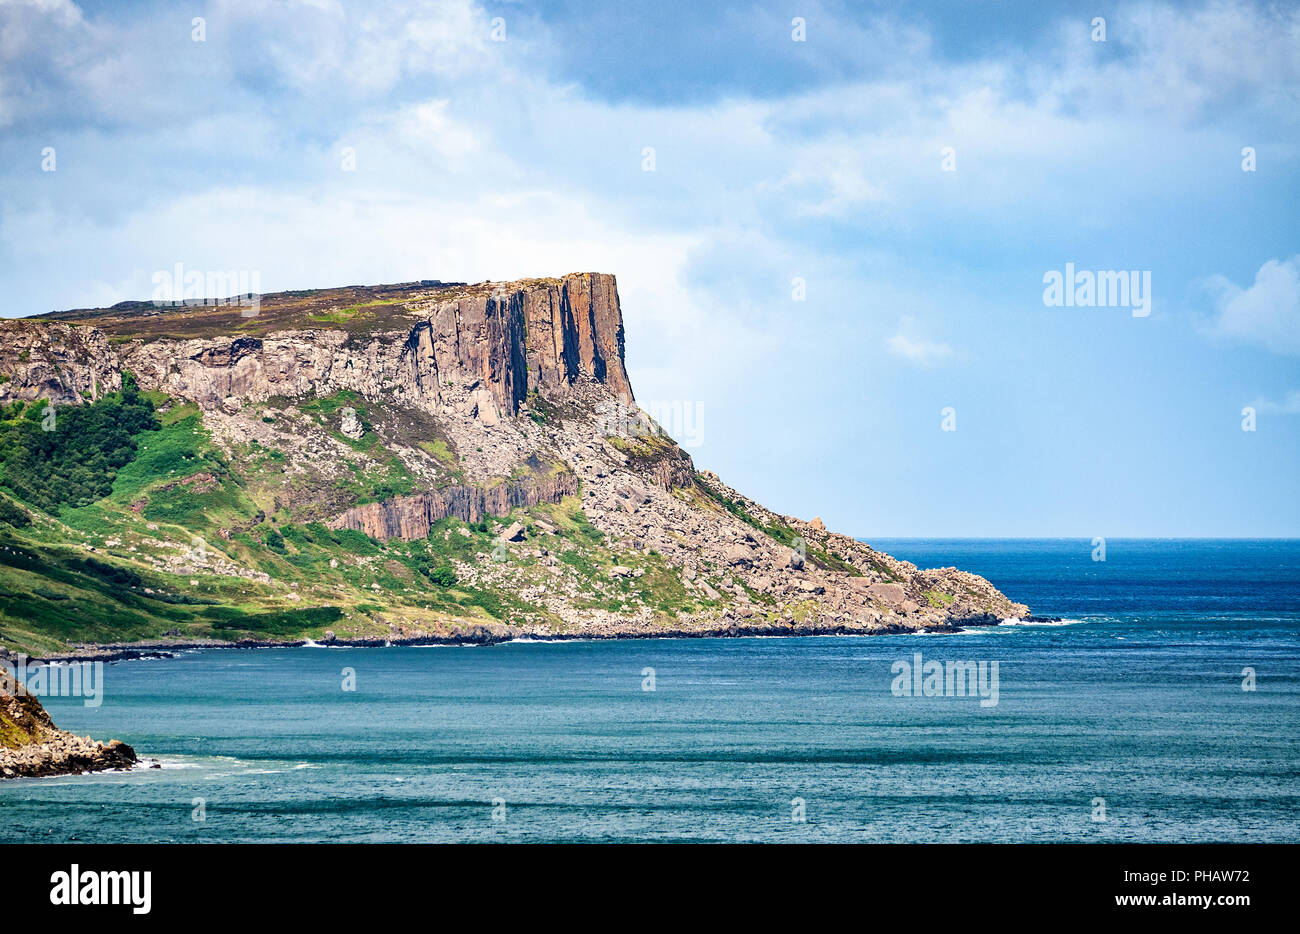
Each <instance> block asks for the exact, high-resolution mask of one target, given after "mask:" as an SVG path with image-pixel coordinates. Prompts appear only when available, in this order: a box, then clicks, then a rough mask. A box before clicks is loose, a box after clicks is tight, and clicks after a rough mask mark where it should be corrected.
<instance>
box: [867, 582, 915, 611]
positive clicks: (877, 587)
mask: <svg viewBox="0 0 1300 934" xmlns="http://www.w3.org/2000/svg"><path fill="white" fill-rule="evenodd" d="M867 596H869V597H871V598H872V599H873V600H879V601H880V602H881V603H884V604H887V605H889V606H898V605H899V604H901V603H902V602H903V600H904V599H906V597H907V593H906V592H905V591H904V590H903V585H902V584H872V585H871V586H870V587H868V588H867Z"/></svg>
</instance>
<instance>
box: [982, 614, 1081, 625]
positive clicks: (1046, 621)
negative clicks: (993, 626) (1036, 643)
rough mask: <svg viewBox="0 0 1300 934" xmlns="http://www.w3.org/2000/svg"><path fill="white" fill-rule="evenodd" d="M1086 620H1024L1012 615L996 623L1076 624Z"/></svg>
mask: <svg viewBox="0 0 1300 934" xmlns="http://www.w3.org/2000/svg"><path fill="white" fill-rule="evenodd" d="M1086 622H1088V620H1086V619H1052V620H1025V619H1020V618H1019V617H1016V616H1013V617H1011V618H1010V619H1004V620H1002V622H1000V623H998V625H999V626H1030V627H1040V626H1078V625H1081V624H1083V623H1086Z"/></svg>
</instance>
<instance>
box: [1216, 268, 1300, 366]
mask: <svg viewBox="0 0 1300 934" xmlns="http://www.w3.org/2000/svg"><path fill="white" fill-rule="evenodd" d="M1207 286H1208V288H1209V290H1210V292H1211V294H1213V296H1214V298H1215V317H1214V320H1213V321H1212V322H1211V324H1210V327H1209V330H1210V333H1211V334H1213V335H1214V336H1216V337H1221V338H1225V339H1228V340H1233V341H1238V342H1240V343H1245V344H1253V345H1255V346H1258V347H1262V348H1263V349H1265V350H1271V351H1273V352H1275V353H1284V354H1300V255H1297V256H1293V257H1291V258H1290V259H1286V260H1276V259H1271V260H1269V261H1268V262H1267V263H1265V264H1264V265H1263V266H1261V267H1260V268H1259V272H1258V273H1256V274H1255V282H1254V284H1253V285H1250V286H1248V287H1247V288H1244V289H1243V288H1240V287H1239V286H1237V285H1236V284H1235V283H1233V282H1231V281H1230V280H1228V279H1227V278H1226V277H1224V276H1213V277H1211V278H1210V279H1209V280H1208V281H1207Z"/></svg>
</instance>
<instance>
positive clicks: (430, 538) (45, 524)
mask: <svg viewBox="0 0 1300 934" xmlns="http://www.w3.org/2000/svg"><path fill="white" fill-rule="evenodd" d="M247 311H248V309H240V308H238V307H232V306H203V307H199V308H184V309H177V308H161V309H160V308H155V307H153V306H152V305H149V304H147V303H128V304H126V305H123V306H115V307H114V308H111V309H103V310H90V311H80V312H64V313H59V314H57V315H53V316H46V317H43V318H37V319H21V320H10V321H3V322H0V413H7V415H5V417H7V418H8V419H9V422H8V423H9V424H11V425H17V424H18V423H19V422H21V421H22V419H24V418H27V419H34V418H36V417H37V415H39V414H40V413H42V412H44V411H45V408H44V407H45V406H47V403H50V402H52V403H55V405H54V409H55V410H56V412H57V411H63V409H62V408H61V406H67V407H72V406H79V407H86V406H89V409H87V411H91V410H95V407H96V406H100V407H102V406H107V405H112V404H116V402H117V401H118V400H121V399H123V398H126V396H125V395H124V393H128V392H129V393H134V392H135V386H136V385H138V387H139V390H141V391H142V392H143V394H144V396H145V397H147V398H148V399H149V400H150V401H151V403H152V404H153V405H154V407H155V408H156V410H157V412H158V418H159V419H160V427H159V428H158V429H156V430H150V431H145V432H142V433H140V434H139V435H138V437H133V438H132V439H129V443H130V444H131V445H134V447H133V448H132V449H131V456H132V457H133V459H132V460H131V462H130V463H128V464H127V465H126V466H124V467H121V468H120V469H118V470H117V472H116V473H115V474H114V475H113V476H112V477H111V478H109V479H108V480H105V485H104V487H103V489H104V490H110V481H111V492H108V494H107V495H105V496H102V497H101V498H99V499H96V500H95V501H94V502H89V501H87V502H77V503H70V504H68V505H66V506H63V507H60V508H59V509H54V510H50V509H34V508H31V507H32V502H31V496H32V495H31V494H30V493H27V494H26V495H27V496H28V499H27V500H25V501H18V502H11V503H8V504H7V506H6V504H4V503H0V506H6V509H4V510H0V514H3V512H5V511H7V512H8V513H9V514H10V515H11V517H12V516H14V515H15V511H17V512H20V513H22V515H21V516H17V518H16V520H14V521H11V522H10V526H11V527H10V528H6V526H5V524H4V521H3V520H2V519H0V569H2V568H3V567H4V565H5V563H6V562H7V563H8V566H9V567H10V569H11V571H12V574H13V575H14V578H13V580H14V584H13V586H15V587H21V588H22V589H23V593H22V594H21V595H20V597H19V598H17V599H15V600H10V601H8V602H7V603H6V602H5V601H4V600H0V646H3V645H5V644H8V645H10V646H11V647H12V646H28V647H33V646H34V647H37V648H43V649H45V650H48V651H57V650H60V649H62V648H66V646H67V645H68V644H70V643H73V642H76V641H78V638H81V639H83V640H85V641H92V642H98V643H107V642H115V643H117V642H132V641H139V640H142V639H155V640H156V639H157V638H158V637H160V636H165V635H167V634H171V635H172V636H173V637H174V638H176V639H177V640H179V641H184V640H186V639H198V638H207V639H210V638H216V639H221V640H228V641H229V640H235V639H253V638H256V639H263V638H271V639H275V638H281V639H284V638H300V637H312V638H325V637H327V635H328V636H330V637H333V638H338V639H356V640H372V639H381V640H385V639H392V640H399V639H400V640H406V639H420V638H426V637H427V638H455V637H457V635H458V634H471V633H472V634H473V637H474V638H476V639H483V638H508V637H511V636H518V635H524V634H527V635H532V636H538V637H553V636H575V635H585V636H611V637H613V636H628V635H665V634H681V633H694V634H716V633H728V632H772V633H811V632H878V631H892V630H900V629H918V628H934V627H942V626H950V625H955V624H959V623H978V622H992V621H996V620H997V619H999V618H1004V617H1009V616H1016V615H1025V614H1026V613H1027V609H1026V608H1025V607H1024V606H1023V605H1020V604H1016V603H1014V602H1012V601H1011V600H1009V599H1008V598H1007V597H1005V596H1004V595H1003V594H1001V593H999V592H998V591H997V590H996V589H995V588H994V587H993V586H992V585H991V584H989V583H988V582H987V581H985V580H984V579H982V578H980V577H977V576H975V575H972V574H968V573H965V572H962V571H959V570H956V569H954V568H943V569H937V570H921V569H918V568H916V567H914V566H913V565H911V564H908V563H906V562H902V561H897V560H895V559H893V558H891V557H890V556H888V555H885V554H883V553H880V552H877V551H875V550H873V549H871V548H869V547H868V546H866V545H863V544H861V543H859V542H857V541H855V540H853V539H852V538H851V537H849V536H845V535H840V534H835V533H832V532H829V531H827V530H826V529H825V528H823V527H822V525H821V523H820V522H819V521H816V520H814V521H811V522H805V521H802V520H799V519H796V518H793V517H789V516H781V515H777V514H775V513H772V512H770V511H768V510H766V509H764V508H763V507H761V506H760V505H758V504H757V503H754V502H752V501H751V500H749V499H747V498H746V497H744V496H743V495H742V494H740V493H739V492H737V491H736V490H734V489H732V488H730V487H728V486H727V485H726V484H724V483H723V482H722V481H721V480H720V479H719V478H718V477H716V476H714V475H712V474H710V473H707V472H706V473H697V472H696V470H695V468H694V465H693V464H692V462H691V459H690V457H689V456H688V455H687V454H686V453H685V452H683V451H682V450H681V449H680V448H679V447H678V446H677V445H676V444H675V443H674V442H673V441H672V439H671V438H669V437H668V436H667V435H665V434H664V433H663V432H662V431H661V430H660V429H659V427H658V426H657V425H655V424H654V423H653V422H652V421H651V420H650V419H649V418H648V417H647V416H646V415H645V414H644V413H643V412H641V411H640V409H638V408H637V406H636V403H635V401H633V396H632V387H631V385H630V383H629V381H628V377H627V373H626V371H625V368H624V363H623V347H624V334H623V323H622V313H621V309H620V306H619V298H618V290H617V286H616V283H615V281H614V278H613V277H612V276H609V275H602V274H595V273H588V274H572V275H568V276H564V277H562V278H559V279H534V280H524V281H520V282H513V283H481V284H478V285H454V284H445V283H441V282H432V281H426V282H421V283H407V284H403V285H399V286H381V287H375V288H371V289H365V288H359V287H352V288H348V289H336V290H322V291H318V292H306V293H281V294H278V295H269V296H263V297H262V299H261V304H260V307H259V308H257V309H256V311H257V314H256V315H249V314H247ZM123 374H130V375H129V376H125V377H124V375H123ZM130 398H134V396H131V397H130ZM38 400H39V401H38ZM51 421H52V422H53V423H54V424H53V425H52V426H51V427H52V430H51V435H50V438H44V439H42V438H39V437H37V436H35V433H34V432H35V429H33V428H31V427H30V426H29V427H27V428H23V429H21V430H20V429H18V428H15V429H14V432H15V433H16V434H15V435H14V437H17V438H19V439H20V440H22V438H27V440H26V441H23V443H24V444H26V445H27V448H26V449H24V453H23V454H22V456H21V457H17V456H11V457H10V458H9V461H8V463H6V464H5V471H6V473H5V474H2V475H0V493H2V492H3V491H4V489H5V488H6V487H8V488H9V489H11V490H31V489H39V486H38V481H39V482H45V483H47V485H48V484H53V483H55V482H56V481H57V479H58V478H57V470H56V469H55V466H54V465H57V464H58V463H63V462H66V461H68V460H75V458H71V459H70V458H65V459H64V461H62V462H61V461H59V460H58V451H57V450H54V451H53V452H52V453H48V454H47V455H42V454H41V453H40V451H41V449H43V448H49V447H51V445H54V447H55V448H57V444H58V442H59V441H60V440H61V439H60V436H58V435H57V434H56V433H57V431H58V427H57V426H58V424H59V421H58V419H52V420H51ZM5 424H6V422H5V421H3V420H0V429H2V428H3V426H4V425H5ZM23 431H25V432H27V434H26V435H23V434H22V432H23ZM0 438H3V435H0ZM33 438H35V440H32V439H33ZM14 443H15V444H17V443H18V442H14ZM42 457H45V458H46V459H45V460H42V459H41V458H42ZM19 464H21V465H22V466H21V469H22V470H24V471H27V474H33V475H35V474H39V473H40V471H41V470H45V469H47V468H48V470H49V472H50V473H51V476H50V477H49V478H46V479H45V480H42V479H41V477H36V478H35V479H33V478H32V477H29V476H28V475H27V474H24V475H23V476H22V477H21V478H19V477H17V474H11V473H10V472H11V471H17V470H19V469H20V468H19V466H17V465H19ZM64 469H66V468H64ZM19 479H21V481H22V483H18V482H17V481H18V480H19ZM50 499H51V501H52V500H53V499H57V496H55V495H54V493H51V496H50ZM90 555H93V556H94V558H93V559H92V558H89V556H90ZM87 560H89V561H91V564H89V565H87V564H86V561H87ZM42 562H44V565H45V566H46V567H47V568H48V567H50V566H51V565H53V566H55V567H58V568H61V569H63V568H66V569H67V572H68V573H67V579H66V580H59V581H56V582H55V583H56V584H57V586H55V587H54V592H49V591H50V587H51V586H52V585H51V584H50V583H49V582H47V583H46V584H45V585H42V583H41V581H40V580H39V578H40V577H41V573H40V565H41V563H42ZM78 562H80V563H78ZM104 568H108V570H104ZM435 572H436V573H435ZM124 574H126V575H128V576H123V575H124ZM129 575H134V576H129ZM46 576H47V577H49V575H48V574H47V575H46ZM65 585H66V586H65ZM87 593H89V594H90V596H89V597H87V596H86V594H87ZM106 600H107V601H116V603H117V604H120V606H119V607H118V611H119V612H117V613H116V614H115V617H116V618H117V619H118V620H120V621H119V622H118V623H114V622H113V618H114V614H100V615H99V616H97V617H95V618H96V620H99V622H96V623H95V624H94V625H91V623H89V622H86V621H85V613H84V612H83V613H82V614H81V615H80V616H75V615H74V611H75V610H77V608H78V607H82V608H85V607H91V608H93V607H95V606H99V605H103V604H104V601H106ZM128 611H129V612H128ZM91 615H92V616H93V615H94V614H93V613H92V614H91ZM23 616H25V617H26V618H23ZM33 619H35V620H36V622H33V621H32V620H33ZM79 620H80V621H79ZM125 620H129V624H128V623H125V622H121V621H125ZM60 627H62V628H60Z"/></svg>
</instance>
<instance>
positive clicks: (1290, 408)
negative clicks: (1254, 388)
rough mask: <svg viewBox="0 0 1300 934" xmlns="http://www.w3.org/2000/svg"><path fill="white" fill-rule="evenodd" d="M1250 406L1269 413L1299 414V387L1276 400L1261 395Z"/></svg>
mask: <svg viewBox="0 0 1300 934" xmlns="http://www.w3.org/2000/svg"><path fill="white" fill-rule="evenodd" d="M1251 407H1252V408H1254V409H1255V411H1257V412H1266V413H1268V414H1270V415H1300V389H1292V390H1291V391H1290V392H1288V393H1287V394H1286V395H1285V396H1283V397H1282V399H1281V400H1280V401H1278V402H1274V401H1273V400H1272V399H1268V398H1265V397H1263V396H1261V397H1260V398H1258V399H1256V400H1255V401H1254V402H1252V403H1251Z"/></svg>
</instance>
